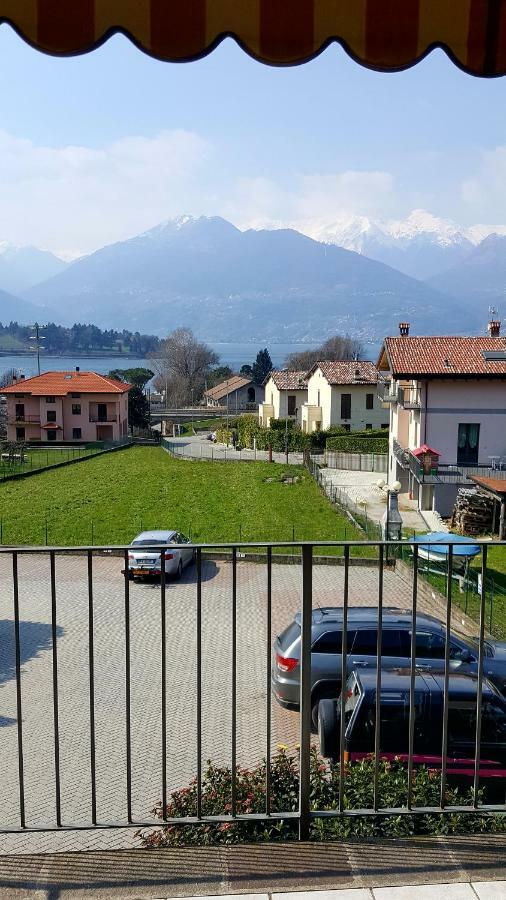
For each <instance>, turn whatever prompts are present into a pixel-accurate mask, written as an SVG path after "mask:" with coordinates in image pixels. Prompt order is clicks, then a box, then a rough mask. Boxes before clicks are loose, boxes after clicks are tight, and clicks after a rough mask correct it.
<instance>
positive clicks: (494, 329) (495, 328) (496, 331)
mask: <svg viewBox="0 0 506 900" xmlns="http://www.w3.org/2000/svg"><path fill="white" fill-rule="evenodd" d="M487 327H488V333H489V335H490V337H499V335H500V333H501V323H500V321H499V320H498V319H494V320H493V321H492V322H489V323H488V326H487Z"/></svg>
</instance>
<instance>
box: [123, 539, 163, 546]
mask: <svg viewBox="0 0 506 900" xmlns="http://www.w3.org/2000/svg"><path fill="white" fill-rule="evenodd" d="M167 544H170V538H167V540H165V541H161V540H160V538H155V540H151V541H147V540H142V541H133V543H132V547H166V546H167Z"/></svg>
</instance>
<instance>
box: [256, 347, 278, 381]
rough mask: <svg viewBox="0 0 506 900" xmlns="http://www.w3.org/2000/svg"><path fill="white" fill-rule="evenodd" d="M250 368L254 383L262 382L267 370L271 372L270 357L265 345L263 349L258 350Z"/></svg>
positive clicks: (267, 372)
mask: <svg viewBox="0 0 506 900" xmlns="http://www.w3.org/2000/svg"><path fill="white" fill-rule="evenodd" d="M251 369H252V376H253V381H254V382H255V384H262V382H263V381H264V379H265V378H267V376H268V374H269V372H272V369H273V365H272V359H271V355H270V353H269V351H268V349H267V347H265V348H264V349H263V350H259V351H258V353H257V358H256V360H255V362H254V363H253V365H252V367H251Z"/></svg>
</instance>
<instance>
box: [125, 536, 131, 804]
mask: <svg viewBox="0 0 506 900" xmlns="http://www.w3.org/2000/svg"><path fill="white" fill-rule="evenodd" d="M124 554H125V556H124V560H125V741H126V789H127V819H128V821H129V822H131V821H132V720H131V714H132V709H131V690H130V674H131V657H130V580H129V569H128V550H126V549H125V551H124Z"/></svg>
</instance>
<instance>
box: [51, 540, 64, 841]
mask: <svg viewBox="0 0 506 900" xmlns="http://www.w3.org/2000/svg"><path fill="white" fill-rule="evenodd" d="M49 567H50V577H51V643H52V655H53V728H54V777H55V808H56V824H57V826H58V828H61V824H62V822H61V791H60V725H59V715H58V647H57V637H58V634H57V623H56V573H55V552H54V550H51V552H50V554H49Z"/></svg>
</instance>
